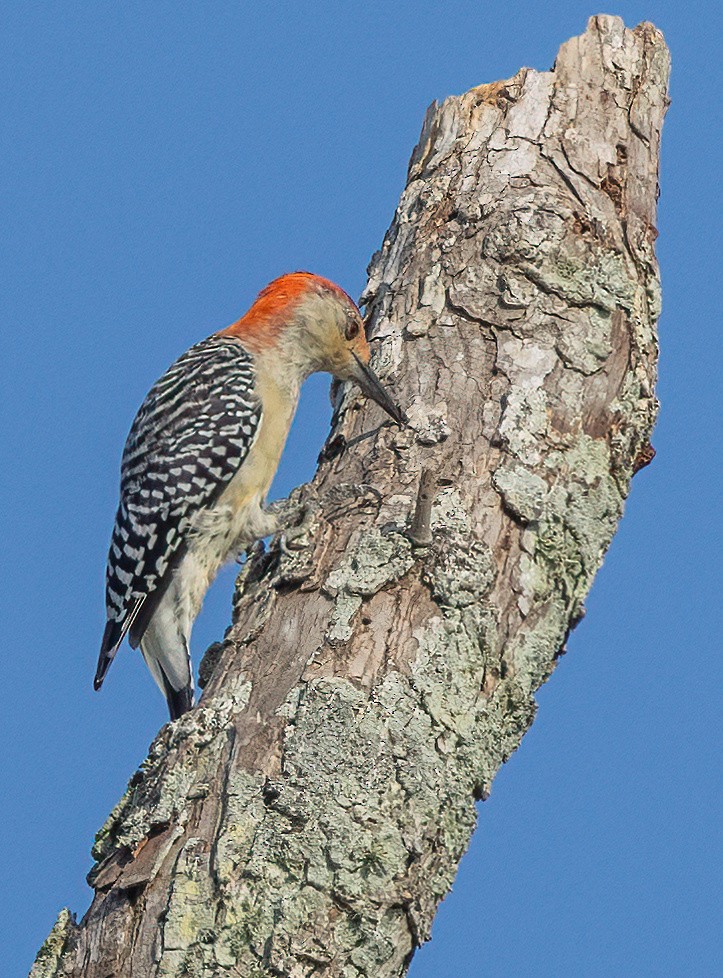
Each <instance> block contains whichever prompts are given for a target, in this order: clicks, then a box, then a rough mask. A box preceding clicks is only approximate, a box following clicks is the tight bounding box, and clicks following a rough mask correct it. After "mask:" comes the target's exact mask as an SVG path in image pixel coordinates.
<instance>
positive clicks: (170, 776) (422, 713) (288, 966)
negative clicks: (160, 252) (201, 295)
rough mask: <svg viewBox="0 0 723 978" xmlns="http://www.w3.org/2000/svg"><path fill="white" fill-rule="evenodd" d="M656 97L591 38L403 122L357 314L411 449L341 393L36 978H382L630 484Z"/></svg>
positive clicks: (642, 443) (559, 644)
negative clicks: (87, 893)
mask: <svg viewBox="0 0 723 978" xmlns="http://www.w3.org/2000/svg"><path fill="white" fill-rule="evenodd" d="M667 76H668V54H667V49H666V47H665V44H664V42H663V40H662V37H661V35H660V34H659V33H658V32H657V31H656V30H655V28H653V27H652V26H651V25H649V24H642V25H640V26H639V27H637V28H635V30H632V31H631V30H627V29H626V28H625V27H624V26H623V24H622V22H621V21H620V20H619V19H618V18H615V17H597V18H593V19H592V20H591V21H590V23H589V25H588V29H587V31H586V33H585V34H583V35H582V36H581V37H579V38H574V39H572V40H571V41H568V42H567V43H566V44H565V45H563V47H562V48H561V50H560V53H559V55H558V59H557V61H556V64H555V67H554V69H553V70H552V71H550V72H535V71H532V70H530V69H522V70H521V71H520V72H518V74H517V75H515V77H514V78H511V79H509V80H508V81H505V82H496V83H493V84H491V85H482V86H480V87H478V88H475V89H473V90H472V91H470V92H468V93H466V94H465V95H462V96H459V97H453V98H449V99H446V100H445V101H444V102H443V103H442V104H441V105H437V104H434V105H432V107H431V108H430V110H429V111H428V113H427V117H426V119H425V122H424V127H423V130H422V134H421V137H420V141H419V144H418V146H417V147H416V149H415V150H414V153H413V154H412V159H411V162H410V167H409V176H408V182H407V186H406V189H405V190H404V192H403V194H402V197H401V200H400V203H399V206H398V208H397V212H396V214H395V217H394V220H393V222H392V225H391V227H390V229H389V231H388V232H387V235H386V237H385V240H384V243H383V245H382V247H381V249H380V251H379V252H378V253H377V254H376V255H375V256H374V257H373V259H372V262H371V265H370V268H369V282H368V285H367V288H366V291H365V295H364V297H363V298H364V302H365V304H366V312H367V325H368V330H369V334H370V339H371V341H372V346H373V348H374V351H375V366H376V368H377V369H378V370H379V372H380V373H381V374H382V375H383V376H385V377H386V379H387V381H388V382H389V383H392V384H393V386H394V388H395V391H396V393H397V395H398V397H399V399H400V401H401V402H402V403H403V404H404V406H405V407H406V408H407V409H408V413H409V417H410V419H411V425H410V428H408V429H406V430H402V431H400V430H398V429H396V428H394V427H393V426H391V425H389V424H382V423H381V419H380V415H379V412H378V409H377V408H376V407H374V406H373V405H369V404H365V403H363V401H362V399H361V398H360V396H359V395H358V394H357V393H356V392H355V391H354V390H352V389H349V390H346V391H344V392H342V396H341V398H340V399H339V400H338V402H337V417H336V425H335V429H334V432H333V435H332V436H331V437H330V440H329V442H328V444H327V447H326V450H325V451H324V452H323V453H322V461H321V463H320V466H319V470H318V472H317V474H316V476H315V478H314V480H313V482H312V483H311V484H310V485H309V486H305V487H301V489H300V490H298V492H297V493H296V497H295V498H296V503H297V504H298V505H299V506H300V507H301V508H302V509H304V508H305V509H307V510H308V511H309V512H311V513H312V518H311V520H310V521H309V523H308V527H307V533H306V535H305V537H304V538H303V539H302V541H301V543H298V542H297V544H296V546H297V548H298V549H296V550H290V549H289V548H281V547H279V546H278V545H277V544H273V545H272V546H271V547H270V548H269V549H268V550H265V551H263V552H259V551H257V552H255V554H254V555H253V556H252V557H251V558H250V559H249V560H248V561H247V563H246V565H245V567H244V568H243V570H242V573H241V575H240V577H239V581H238V583H237V590H236V595H235V599H234V623H233V626H232V628H231V630H230V632H229V633H228V635H227V636H226V639H225V640H224V642H223V643H221V644H219V645H217V646H216V647H215V648H214V650H213V654H212V655H209V657H208V659H207V660H206V662H205V663H204V664H203V665H202V675H203V679H204V686H205V689H204V696H203V699H202V702H201V705H200V706H199V707H198V708H197V709H196V710H194V711H193V712H192V713H191V714H188V715H187V716H185V717H183V718H182V719H181V720H180V721H178V722H177V723H176V724H173V725H171V726H167V727H165V728H163V730H162V731H161V733H160V734H159V736H158V738H157V739H156V741H155V742H154V744H153V746H152V748H151V752H150V754H149V757H148V759H147V760H146V762H144V764H143V766H142V768H141V770H140V771H139V772H138V773H137V774H136V775H135V776H134V778H133V779H132V780H131V783H130V785H129V789H128V791H127V793H126V795H125V796H124V798H123V799H122V800H121V802H120V803H119V805H118V806H117V807H116V809H115V810H114V812H113V813H112V815H111V817H110V819H109V820H108V822H107V824H106V826H104V828H103V829H102V830H101V833H100V834H99V837H98V839H97V841H96V846H95V849H94V855H95V858H96V859H97V860H98V862H97V864H96V866H95V867H94V869H93V871H92V873H91V877H90V879H91V882H92V883H93V885H94V887H95V889H96V896H95V899H94V901H93V904H92V906H91V908H90V910H89V911H88V913H87V914H86V916H85V918H84V919H83V921H82V922H81V924H80V925H78V926H77V927H76V926H75V924H73V923H72V921H70V920H67V921H65V923H63V924H62V925H56V928H54V931H53V934H54V935H55V937H53V935H51V938H50V939H49V941H50V950H48V944H47V943H46V946H45V947H44V949H43V951H41V955H44V957H43V958H42V962H41V959H40V957H39V962H41V963H40V964H36V969H37V968H39V967H41V968H44V969H45V970H42V971H36V973H35V978H39V976H40V975H42V976H43V978H51V976H61V975H65V976H71V975H72V976H80V975H83V976H86V978H106V976H108V975H111V974H112V975H118V976H121V975H128V976H130V975H132V974H139V975H141V974H142V975H144V976H169V978H170V976H176V975H179V976H180V975H187V976H198V978H201V976H204V978H206V976H210V975H213V976H216V975H219V976H221V975H228V976H232V975H243V976H249V978H251V976H272V975H273V976H277V978H278V976H288V978H309V976H329V978H336V976H342V978H370V976H372V975H373V976H374V978H385V976H400V975H403V974H404V973H405V971H406V968H407V966H408V963H409V961H410V960H411V956H412V954H413V953H414V950H415V948H416V947H418V946H419V944H420V943H421V942H422V941H424V940H425V939H426V938H427V937H428V936H429V932H430V927H431V923H432V919H433V917H434V913H435V910H436V908H437V905H438V903H439V901H440V900H441V899H442V898H443V896H444V895H445V893H446V892H447V891H448V889H449V887H450V885H451V883H452V880H453V878H454V875H455V872H456V868H457V864H458V861H459V858H460V857H461V855H462V853H463V852H464V850H465V848H466V846H467V845H468V843H469V839H470V836H471V833H472V831H473V828H474V825H475V821H476V810H475V800H476V799H479V798H485V797H487V795H488V793H489V790H490V785H491V783H492V780H493V778H494V775H495V773H496V771H497V770H498V769H499V767H500V766H501V764H503V763H504V761H505V760H507V758H508V757H509V756H510V754H511V753H512V752H513V751H514V750H515V749H516V747H517V746H518V744H519V742H520V740H521V738H522V736H523V735H524V732H525V731H526V730H527V728H528V727H529V725H530V723H531V722H532V720H533V717H534V712H535V700H534V693H535V690H536V689H537V688H538V687H539V685H540V684H541V683H542V682H544V681H545V679H546V678H548V677H549V675H550V674H551V672H552V671H553V669H554V667H555V664H556V661H557V658H558V655H559V652H560V651H561V650H562V649H563V648H564V645H565V641H566V638H567V635H568V633H569V631H570V629H571V628H572V627H574V625H575V623H576V622H577V621H578V620H579V618H580V617H581V615H582V612H583V601H584V598H585V595H586V593H587V591H588V589H589V587H590V584H591V582H592V579H593V577H594V575H595V573H596V571H597V569H598V567H599V565H600V562H601V560H602V558H603V555H604V553H605V550H606V548H607V546H608V544H609V542H610V539H611V537H612V535H613V533H614V531H615V528H616V526H617V522H618V520H619V518H620V515H621V513H622V509H623V504H624V499H625V496H626V494H627V492H628V489H629V484H630V479H631V477H632V474H633V472H634V471H635V469H636V468H637V467H638V466H639V465H640V464H642V463H641V459H643V460H645V459H647V458H648V457H649V452H648V444H649V443H648V439H649V436H650V431H651V428H652V425H653V422H654V419H655V413H656V408H657V405H656V401H655V396H654V393H653V391H654V383H655V370H656V356H657V340H656V334H655V321H656V319H657V316H658V314H659V310H660V288H659V282H658V276H657V265H656V261H655V254H654V248H653V242H654V238H655V234H656V232H655V202H656V195H657V167H658V147H659V139H660V129H661V125H662V119H663V115H664V112H665V108H666V104H667V97H666V88H667ZM429 470H432V471H433V472H434V474H435V481H436V490H435V494H434V504H433V506H432V509H431V519H430V530H431V534H430V541H431V542H430V541H426V540H425V542H424V545H421V546H420V545H419V544H418V542H415V539H414V534H411V535H410V526H411V523H412V520H413V513H414V511H415V504H416V499H417V494H418V491H419V486H420V478H421V476H422V473H423V472H425V471H429ZM59 926H60V930H59V929H58V928H59ZM51 939H52V940H51Z"/></svg>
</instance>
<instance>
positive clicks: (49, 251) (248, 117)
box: [0, 0, 723, 978]
mask: <svg viewBox="0 0 723 978" xmlns="http://www.w3.org/2000/svg"><path fill="white" fill-rule="evenodd" d="M719 7H720V5H719V3H717V2H714V0H710V2H709V3H707V4H706V3H697V4H696V3H694V2H693V3H690V4H687V5H684V4H681V3H680V2H679V0H676V2H660V0H649V2H647V3H618V4H616V5H615V6H614V9H612V10H610V11H609V12H613V13H619V14H621V15H622V16H623V17H624V18H625V20H626V22H627V24H628V25H629V26H633V25H635V24H636V23H638V22H639V21H641V20H644V19H650V20H653V21H654V22H655V23H656V24H657V25H658V26H659V27H660V28H661V29H662V30H663V31H664V32H665V35H666V38H667V40H668V43H669V45H670V47H671V48H672V54H673V65H674V74H673V82H672V96H673V104H672V107H671V109H670V112H669V114H668V119H667V122H666V127H665V133H664V145H663V172H662V180H661V183H662V197H661V201H660V214H659V227H660V232H661V236H660V239H659V242H658V253H659V257H660V260H661V264H662V270H663V284H664V313H663V318H662V321H661V324H660V332H661V338H662V350H663V356H662V362H661V377H660V385H659V393H660V397H661V400H662V403H663V407H662V414H661V418H660V423H659V426H658V428H657V431H656V433H655V437H654V444H655V447H656V448H657V451H658V457H657V459H656V460H655V462H654V464H653V465H652V466H651V467H650V468H648V469H646V470H645V471H644V472H642V473H641V474H640V475H639V476H638V477H637V478H636V479H635V483H634V486H633V492H632V496H631V498H630V501H629V504H628V508H627V513H626V516H625V519H624V521H623V524H622V526H621V529H620V532H619V534H618V536H617V538H616V539H615V541H614V544H613V546H612V549H611V551H610V554H609V556H608V558H607V560H606V562H605V566H604V568H603V570H602V572H601V573H600V575H599V578H598V581H597V583H596V585H595V588H594V591H593V593H592V596H591V597H590V600H589V603H588V617H587V618H586V620H585V622H584V623H583V624H582V625H581V626H580V628H579V629H578V630H577V631H576V632H575V634H574V637H573V639H572V641H571V643H570V654H569V655H568V656H567V657H565V658H564V659H563V660H562V661H561V663H560V666H559V668H558V670H557V672H556V673H555V675H554V676H553V678H552V680H551V681H550V682H549V683H548V685H547V686H546V687H544V688H543V689H542V690H541V691H540V695H539V703H540V709H539V715H538V719H537V722H536V723H535V725H534V727H533V729H532V731H531V732H530V733H529V734H528V736H527V737H526V738H525V741H524V743H523V745H522V747H521V749H520V750H519V752H518V753H517V754H516V755H515V756H514V757H513V758H512V760H511V761H510V763H509V764H508V765H507V766H506V768H505V769H504V770H503V771H502V773H501V774H500V776H499V777H498V779H497V781H496V782H495V785H494V787H493V791H492V795H491V797H490V799H489V801H488V802H486V803H485V804H483V805H482V806H481V807H480V811H479V827H478V829H477V832H476V835H475V837H474V840H473V843H472V847H471V849H470V851H469V853H468V855H467V856H466V857H465V859H464V861H463V863H462V868H461V871H460V875H459V879H458V881H457V883H456V885H455V887H454V891H453V892H452V894H451V895H450V896H449V897H448V899H447V900H446V901H445V903H444V905H443V907H442V909H441V911H440V914H439V917H438V919H437V921H436V923H435V927H434V933H433V939H432V942H431V944H430V945H428V946H427V947H425V948H424V949H422V950H421V951H420V952H419V954H418V955H417V958H416V959H415V961H414V964H413V966H412V970H411V974H412V976H413V978H460V976H476V975H486V976H500V978H512V976H514V978H520V976H522V978H524V976H548V975H549V976H555V978H561V976H563V978H565V976H574V978H580V976H584V978H597V976H600V978H602V976H606V978H607V976H610V975H615V976H636V978H640V976H686V978H689V976H714V975H720V974H723V961H722V960H721V955H720V944H719V941H720V937H719V934H720V931H721V915H720V890H719V886H720V875H721V868H722V867H721V859H720V855H721V851H720V835H719V832H718V830H717V826H718V825H719V824H720V821H719V819H720V809H719V808H718V809H717V805H718V801H717V797H718V791H719V787H720V784H719V770H720V751H719V746H720V744H719V736H718V733H719V731H718V728H717V724H718V722H719V713H720V709H719V708H720V699H719V689H720V679H721V672H720V665H719V661H720V660H719V655H718V653H719V651H720V626H721V621H720V587H719V584H718V581H717V580H716V577H717V576H718V573H719V565H720V550H719V548H718V545H719V542H720V525H719V518H720V495H719V491H720V478H719V477H720V453H721V446H720V442H719V441H718V438H717V436H718V432H719V427H720V385H719V376H720V371H721V344H720V339H719V337H720V309H719V306H720V290H719V280H720V274H721V264H720V262H721V239H720V234H719V228H720V219H721V215H720V210H719V208H718V207H717V196H718V193H719V187H720V172H721V163H720V160H721V148H722V147H721V130H720V122H721V120H720V116H718V117H717V118H714V109H715V108H716V106H718V105H720V92H721V89H722V88H723V73H722V71H721V57H720V39H721V30H720V28H721V23H720V19H719V18H718V22H717V24H716V23H715V21H716V18H717V17H718V15H717V10H718V9H719ZM596 12H597V11H596V9H595V3H587V2H586V3H580V2H579V0H574V2H572V0H568V2H562V0H545V2H541V0H540V2H532V0H530V2H518V3H510V4H489V3H487V4H483V3H479V2H457V0H447V2H445V3H431V2H420V0H416V2H412V0H403V2H397V3H389V2H388V0H387V2H380V0H366V2H365V3H364V4H358V3H347V2H333V3H332V2H316V3H313V4H301V3H279V2H277V3H265V4H250V3H248V4H242V3H239V2H234V3H231V2H214V3H206V4H203V3H192V2H173V3H171V2H154V3H150V4H148V3H139V2H128V0H126V2H124V3H122V4H121V3H112V4H110V3H109V4H106V3H99V2H79V0H75V2H74V3H70V4H68V3H57V2H46V3H38V2H28V0H24V2H22V3H19V2H9V3H8V2H6V3H5V4H4V5H3V15H2V22H3V24H2V29H1V31H0V34H1V37H0V71H2V76H3V80H2V98H1V99H0V101H1V103H2V104H1V106H0V115H1V124H2V144H3V150H4V156H5V166H4V169H3V173H2V187H1V188H0V220H1V227H2V231H1V232H0V238H1V242H2V282H3V288H2V315H1V318H0V322H2V329H3V342H2V357H1V360H0V370H1V371H2V407H1V411H2V413H1V415H0V418H1V424H2V484H1V490H2V502H1V511H2V521H3V528H2V560H1V561H0V573H1V574H2V579H3V580H2V613H1V618H0V628H1V630H2V636H1V638H0V641H1V648H2V663H3V682H4V703H3V708H2V715H1V718H0V724H1V729H0V744H1V745H2V756H3V763H2V779H1V782H0V793H1V794H2V798H1V799H0V802H1V809H0V832H1V833H2V840H1V845H2V850H1V852H2V856H1V860H2V862H1V865H2V879H3V882H2V885H1V886H0V904H1V905H2V906H1V908H0V909H1V911H2V912H0V948H1V949H2V950H1V951H0V958H1V959H2V963H1V964H0V972H1V973H2V975H3V976H7V978H14V976H21V975H24V974H26V973H27V970H28V969H29V967H30V964H31V962H32V960H33V957H34V954H35V952H36V950H37V948H38V946H39V945H40V943H41V942H42V941H43V939H44V938H45V936H46V934H47V932H48V930H49V929H50V927H51V925H52V923H53V921H54V919H55V916H56V914H57V912H58V910H59V909H60V908H61V907H62V906H63V905H69V906H70V907H71V908H72V909H73V910H75V911H77V912H78V913H79V915H82V913H83V912H84V911H85V909H86V907H87V904H88V901H89V896H90V891H89V890H88V889H87V887H86V885H85V882H84V877H85V873H86V872H87V870H88V869H89V867H90V858H89V847H90V844H91V840H92V837H93V834H94V832H95V831H96V829H97V828H98V827H99V826H100V825H101V823H102V822H103V820H104V819H105V817H106V815H107V813H108V812H109V810H110V809H111V808H112V806H113V805H114V804H115V802H116V801H117V800H118V798H119V796H120V795H121V793H122V791H123V790H124V788H125V785H126V782H127V780H128V778H129V777H130V775H131V773H132V772H133V770H134V769H135V767H136V766H137V765H138V763H139V762H140V761H141V760H142V759H143V757H144V756H145V753H146V749H147V747H148V744H149V743H150V741H151V740H152V738H153V736H154V735H155V733H156V731H157V729H158V727H159V726H160V725H161V724H162V723H163V722H164V720H165V705H164V703H163V701H162V699H161V697H160V695H159V694H158V692H157V690H156V688H155V686H154V685H153V683H152V682H151V680H150V678H149V676H148V675H147V673H146V671H145V668H144V667H143V665H142V663H141V662H140V660H139V657H138V656H137V655H135V654H130V653H125V652H124V653H123V654H122V655H120V656H119V659H118V662H117V663H116V665H115V667H114V668H113V671H112V673H111V674H110V677H109V681H108V682H107V684H106V686H105V687H104V689H103V691H102V693H101V694H95V693H94V692H93V690H92V688H91V679H92V675H93V670H94V667H95V659H96V654H97V647H98V642H99V638H100V634H101V631H102V626H103V620H104V613H103V593H102V592H103V569H104V561H105V556H106V549H107V545H108V538H109V533H110V528H111V521H112V518H113V514H114V510H115V505H116V493H117V483H118V462H119V456H120V452H121V449H122V445H123V442H124V439H125V435H126V432H127V429H128V426H129V424H130V422H131V420H132V418H133V415H134V413H135V411H136V408H137V407H138V405H139V403H140V401H141V399H142V397H143V395H144V394H145V392H146V390H147V389H148V387H149V386H150V384H151V383H152V382H153V381H154V380H155V379H156V377H157V376H158V375H159V374H160V373H161V372H162V371H163V370H164V369H165V368H166V366H167V365H168V364H169V363H170V362H171V361H172V360H173V359H174V358H175V357H176V356H177V355H178V354H180V353H181V352H182V351H183V350H185V349H186V348H187V347H188V346H190V345H191V344H192V343H194V342H195V341H197V340H198V339H200V338H202V337H203V336H205V335H207V334H208V333H210V332H212V331H214V330H215V329H217V328H220V327H222V326H225V325H226V324H227V323H229V322H230V321H231V320H232V319H234V318H236V317H237V316H238V315H239V314H240V313H241V312H242V311H243V310H244V308H245V307H246V306H247V305H248V303H249V302H250V300H251V299H252V297H253V295H254V294H255V292H256V291H257V290H258V289H259V288H260V287H261V286H262V285H263V284H265V283H266V281H267V280H269V279H270V278H272V277H274V276H275V275H277V274H279V273H281V272H283V271H287V270H291V269H296V268H299V267H301V268H309V269H312V270H314V271H317V272H319V273H321V274H324V275H327V276H329V277H331V278H333V279H335V280H337V281H338V282H340V283H341V284H342V285H344V286H345V287H346V288H347V290H348V291H349V292H351V294H352V295H355V294H356V295H358V294H359V292H360V291H361V289H362V286H363V284H364V277H365V274H364V273H365V267H366V264H367V261H368V259H369V256H370V254H371V253H372V252H373V251H374V250H375V248H376V247H377V246H378V245H379V244H380V242H381V239H382V235H383V233H384V230H385V229H386V227H387V224H388V223H389V220H390V218H391V216H392V213H393V210H394V207H395V206H396V202H397V198H398V195H399V193H400V191H401V189H402V186H403V183H404V178H405V172H406V164H407V160H408V157H409V154H410V152H411V149H412V147H413V145H414V143H415V141H416V138H417V135H418V132H419V128H420V126H421V122H422V118H423V115H424V110H425V108H426V106H427V104H428V103H429V102H430V101H431V100H432V99H433V98H442V97H444V96H446V95H448V94H452V93H459V92H463V91H465V90H466V89H467V88H469V87H471V86H472V85H476V84H478V83H481V82H484V81H492V80H494V79H497V78H505V77H508V76H509V75H511V74H513V73H514V72H515V71H516V70H517V68H518V67H520V66H521V65H530V66H532V67H535V68H539V69H547V68H549V67H550V66H551V64H552V62H553V60H554V57H555V53H556V51H557V48H558V46H559V44H560V43H561V42H562V41H564V40H565V39H567V38H568V37H570V36H571V35H573V34H577V33H580V32H581V31H582V30H583V29H584V27H585V23H586V20H587V17H588V15H590V14H593V13H596ZM326 390H327V383H326V381H325V380H324V379H317V380H315V381H312V382H311V383H310V384H309V388H308V390H307V391H306V395H305V397H304V400H303V405H302V409H301V411H300V413H299V416H298V418H297V423H296V425H295V428H294V431H293V434H292V438H291V442H290V444H289V447H288V450H287V453H286V457H285V459H284V462H283V464H282V468H281V472H280V474H279V477H278V480H277V483H276V488H275V492H276V494H277V495H282V494H285V493H286V492H287V491H288V490H289V489H290V488H291V487H292V486H294V485H295V484H297V483H298V482H300V481H303V480H306V479H307V478H309V477H310V475H311V474H312V471H313V468H314V459H315V457H316V454H317V448H318V446H319V445H320V444H321V442H322V440H323V437H324V435H325V432H326V430H327V424H328V417H329V407H328V399H327V396H326ZM231 584H232V572H231V571H227V572H225V573H224V574H222V576H221V578H220V580H219V582H218V583H217V584H216V585H215V587H214V589H213V590H212V592H211V594H210V595H209V599H208V601H207V604H206V607H205V609H204V611H203V614H202V618H201V619H200V621H199V624H198V626H197V628H196V632H195V636H194V658H195V660H196V663H198V660H199V657H200V653H201V652H202V651H203V649H204V648H205V647H206V645H207V644H208V643H209V642H211V641H212V640H214V639H217V638H219V637H220V636H221V635H222V633H223V630H224V627H225V626H226V624H227V622H228V618H229V598H230V590H231Z"/></svg>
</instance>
